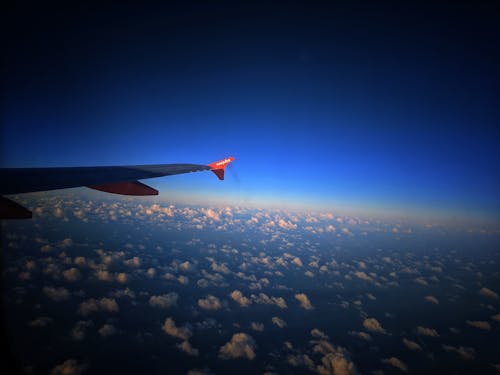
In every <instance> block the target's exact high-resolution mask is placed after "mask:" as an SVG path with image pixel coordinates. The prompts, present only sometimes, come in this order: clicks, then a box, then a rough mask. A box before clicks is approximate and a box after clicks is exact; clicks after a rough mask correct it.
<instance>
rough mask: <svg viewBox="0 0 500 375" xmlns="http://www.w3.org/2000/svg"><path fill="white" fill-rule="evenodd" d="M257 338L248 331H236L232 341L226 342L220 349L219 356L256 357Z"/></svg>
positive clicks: (250, 358) (224, 357) (225, 357)
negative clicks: (247, 332)
mask: <svg viewBox="0 0 500 375" xmlns="http://www.w3.org/2000/svg"><path fill="white" fill-rule="evenodd" d="M256 347H257V346H256V344H255V340H254V339H253V338H252V336H250V335H248V334H246V333H242V332H240V333H235V334H234V335H233V337H232V338H231V340H230V341H228V342H227V343H226V344H224V345H223V346H222V347H221V348H220V350H219V357H220V358H222V359H230V358H246V359H249V360H252V359H254V358H255V349H256Z"/></svg>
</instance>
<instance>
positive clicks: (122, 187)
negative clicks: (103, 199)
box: [87, 181, 158, 196]
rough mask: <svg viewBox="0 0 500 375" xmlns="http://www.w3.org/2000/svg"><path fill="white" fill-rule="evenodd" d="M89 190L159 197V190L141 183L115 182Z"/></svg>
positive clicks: (95, 186)
mask: <svg viewBox="0 0 500 375" xmlns="http://www.w3.org/2000/svg"><path fill="white" fill-rule="evenodd" d="M87 187H88V188H91V189H94V190H99V191H104V192H105V193H113V194H121V195H136V196H145V195H158V190H156V189H153V188H152V187H151V186H148V185H145V184H143V183H142V182H139V181H125V182H115V183H112V184H104V185H92V186H87Z"/></svg>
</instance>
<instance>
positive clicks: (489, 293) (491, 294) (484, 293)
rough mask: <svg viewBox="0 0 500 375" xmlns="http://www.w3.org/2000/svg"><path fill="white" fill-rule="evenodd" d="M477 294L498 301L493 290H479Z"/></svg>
mask: <svg viewBox="0 0 500 375" xmlns="http://www.w3.org/2000/svg"><path fill="white" fill-rule="evenodd" d="M479 294H480V295H482V296H485V297H489V298H493V299H498V294H497V293H495V292H494V291H493V290H491V289H488V288H481V289H480V290H479Z"/></svg>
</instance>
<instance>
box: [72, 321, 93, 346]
mask: <svg viewBox="0 0 500 375" xmlns="http://www.w3.org/2000/svg"><path fill="white" fill-rule="evenodd" d="M93 325H94V323H93V322H92V321H91V320H79V321H78V322H76V324H75V326H74V327H73V329H72V330H71V337H72V338H73V340H76V341H81V340H83V339H84V338H85V336H87V328H89V327H92V326H93Z"/></svg>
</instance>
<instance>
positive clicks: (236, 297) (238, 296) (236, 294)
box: [229, 290, 252, 307]
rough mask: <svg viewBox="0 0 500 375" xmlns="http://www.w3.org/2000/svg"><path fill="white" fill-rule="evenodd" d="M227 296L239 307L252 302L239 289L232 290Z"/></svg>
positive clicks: (246, 305)
mask: <svg viewBox="0 0 500 375" xmlns="http://www.w3.org/2000/svg"><path fill="white" fill-rule="evenodd" d="M229 296H230V297H231V298H232V299H233V301H235V302H237V303H238V304H239V305H240V306H241V307H248V306H250V304H251V303H252V301H251V300H250V299H248V298H247V297H245V296H244V295H243V293H241V292H240V291H239V290H233V291H232V292H231V294H230V295H229Z"/></svg>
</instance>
